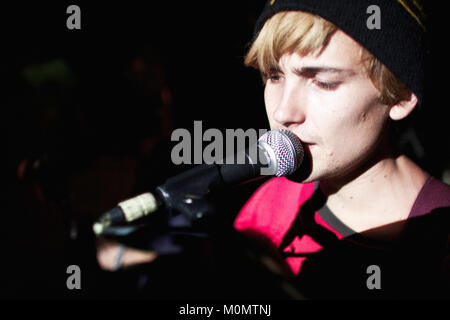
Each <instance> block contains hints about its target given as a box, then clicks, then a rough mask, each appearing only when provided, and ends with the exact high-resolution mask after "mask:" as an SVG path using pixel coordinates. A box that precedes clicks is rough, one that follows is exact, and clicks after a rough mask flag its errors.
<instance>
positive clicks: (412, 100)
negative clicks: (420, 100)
mask: <svg viewBox="0 0 450 320" xmlns="http://www.w3.org/2000/svg"><path fill="white" fill-rule="evenodd" d="M416 105H417V96H416V95H415V94H414V93H411V95H410V97H409V99H407V100H402V101H399V102H398V103H396V104H395V105H393V106H392V107H391V109H390V110H389V117H390V118H391V119H392V120H401V119H404V118H406V116H408V115H409V114H410V113H411V112H412V111H413V110H414V108H415V107H416Z"/></svg>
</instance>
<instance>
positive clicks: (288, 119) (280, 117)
mask: <svg viewBox="0 0 450 320" xmlns="http://www.w3.org/2000/svg"><path fill="white" fill-rule="evenodd" d="M273 119H274V120H275V121H276V122H277V123H278V124H280V125H282V126H283V127H286V128H288V127H290V126H292V125H294V124H301V123H303V122H304V121H305V112H304V108H303V106H302V101H301V99H300V95H299V93H298V92H297V90H296V88H285V89H284V91H283V95H282V98H281V100H280V101H279V103H278V105H277V107H276V108H275V110H274V113H273Z"/></svg>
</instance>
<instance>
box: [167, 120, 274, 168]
mask: <svg viewBox="0 0 450 320" xmlns="http://www.w3.org/2000/svg"><path fill="white" fill-rule="evenodd" d="M266 132H267V129H258V130H256V129H253V128H250V129H247V130H245V131H244V130H243V129H226V130H225V135H224V134H223V132H222V131H220V130H219V129H215V128H210V129H207V130H206V131H205V132H203V124H202V121H194V134H193V136H192V134H191V132H190V131H189V130H187V129H183V128H179V129H176V130H174V131H173V132H172V136H171V141H177V142H178V143H177V144H176V145H175V146H174V147H173V149H172V151H171V154H170V157H171V160H172V162H173V163H174V164H176V165H179V164H202V163H205V164H214V163H216V164H223V163H226V164H245V163H246V158H245V156H244V154H243V153H240V152H239V151H241V150H244V149H246V148H248V147H249V146H254V145H256V144H257V142H258V139H259V138H260V137H261V136H262V135H264V134H265V133H266ZM204 142H206V143H207V145H206V146H205V147H204V148H203V143H204ZM249 152H250V153H254V154H251V158H252V159H257V157H258V154H257V150H256V149H252V148H251V149H249ZM234 154H236V157H234V156H233V155H234Z"/></svg>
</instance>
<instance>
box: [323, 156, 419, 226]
mask: <svg viewBox="0 0 450 320" xmlns="http://www.w3.org/2000/svg"><path fill="white" fill-rule="evenodd" d="M427 178H428V175H427V174H426V173H425V172H424V171H423V170H422V169H420V168H419V167H418V166H417V165H416V164H414V163H413V162H412V161H411V160H410V159H408V158H407V157H406V156H404V155H400V156H397V157H386V158H384V159H381V160H380V161H378V162H377V163H375V164H373V165H372V166H370V167H369V168H367V169H366V170H365V171H364V172H362V173H361V174H359V175H358V176H357V177H354V178H353V179H351V180H342V179H341V180H337V179H335V180H323V181H320V188H321V190H322V192H323V193H324V194H325V195H326V196H327V206H328V207H329V208H330V210H331V211H332V212H333V213H334V214H335V215H336V216H337V217H338V218H339V219H341V220H342V222H344V223H345V224H347V225H348V226H349V227H350V228H352V229H354V230H355V231H358V232H362V231H365V230H369V229H372V228H376V227H379V226H382V225H385V224H389V223H393V222H398V221H402V220H405V219H406V218H407V217H408V215H409V212H410V211H411V208H412V206H413V204H414V202H415V199H416V198H417V195H418V194H419V192H420V190H421V188H422V186H423V185H424V184H425V181H426V179H427ZM344 181H345V182H344Z"/></svg>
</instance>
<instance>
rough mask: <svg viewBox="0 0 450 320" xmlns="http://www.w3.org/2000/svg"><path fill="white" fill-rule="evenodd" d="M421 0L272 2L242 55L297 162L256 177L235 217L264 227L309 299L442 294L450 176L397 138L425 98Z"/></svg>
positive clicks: (243, 225) (256, 228)
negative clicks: (297, 143) (421, 161)
mask: <svg viewBox="0 0 450 320" xmlns="http://www.w3.org/2000/svg"><path fill="white" fill-rule="evenodd" d="M424 33H425V25H424V21H423V16H422V7H420V6H419V4H418V2H417V1H401V0H398V1H395V0H380V1H361V0H358V1H325V0H320V1H319V0H297V1H292V0H291V1H281V0H275V1H273V0H272V1H269V2H268V3H267V5H266V7H265V9H264V11H263V13H262V15H261V16H260V18H259V19H258V21H257V24H256V29H255V40H254V42H253V44H252V46H251V48H250V50H249V52H248V54H247V57H246V60H245V63H246V65H248V66H253V67H255V68H257V69H259V70H260V71H261V73H262V75H263V79H264V81H265V92H264V97H265V103H266V112H267V115H268V118H269V123H270V126H271V129H288V130H291V131H292V132H294V133H295V134H296V135H297V136H298V137H299V139H300V140H301V141H302V143H303V145H304V147H305V151H306V154H307V155H308V158H309V159H308V160H306V161H305V164H304V165H303V168H302V169H303V170H300V171H299V172H298V173H297V174H295V175H294V176H292V177H288V178H273V179H271V180H269V181H268V182H267V183H265V184H264V185H263V186H262V187H261V188H260V189H259V190H258V191H257V192H256V193H255V194H254V195H253V196H252V198H251V199H250V200H249V201H248V203H247V204H246V205H245V206H244V207H243V209H242V210H241V212H240V213H239V215H238V217H237V219H236V221H235V227H236V229H237V230H239V231H241V232H243V233H246V234H248V235H249V236H253V237H254V238H255V239H256V238H258V239H261V237H263V238H265V239H269V240H270V242H271V243H272V244H273V247H274V248H276V249H278V252H280V253H281V254H282V255H283V258H284V261H286V263H287V265H288V266H289V268H290V270H291V271H292V273H293V274H294V275H296V281H297V284H298V287H299V289H300V290H301V291H302V293H303V294H305V296H307V297H319V298H322V297H324V298H333V297H336V298H337V297H339V298H342V297H382V298H405V297H442V296H443V295H448V292H449V291H448V289H449V280H448V275H449V267H448V264H449V263H448V256H449V255H448V239H449V238H448V235H449V233H448V226H449V224H448V217H449V214H448V208H449V207H450V187H449V186H448V185H446V184H444V183H442V182H440V181H439V180H437V179H436V178H433V177H431V176H430V175H429V174H428V173H427V172H425V171H424V170H422V169H421V168H420V167H419V166H418V165H417V164H415V163H414V162H413V161H411V160H410V159H409V158H408V157H406V156H405V155H403V154H401V153H399V152H398V150H396V148H395V143H394V142H395V141H394V140H395V138H396V126H397V124H396V122H401V121H405V119H406V118H407V117H408V116H410V114H411V113H412V112H413V111H414V110H415V109H416V108H418V105H419V104H422V102H423V83H422V78H423V52H424V49H423V37H424Z"/></svg>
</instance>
